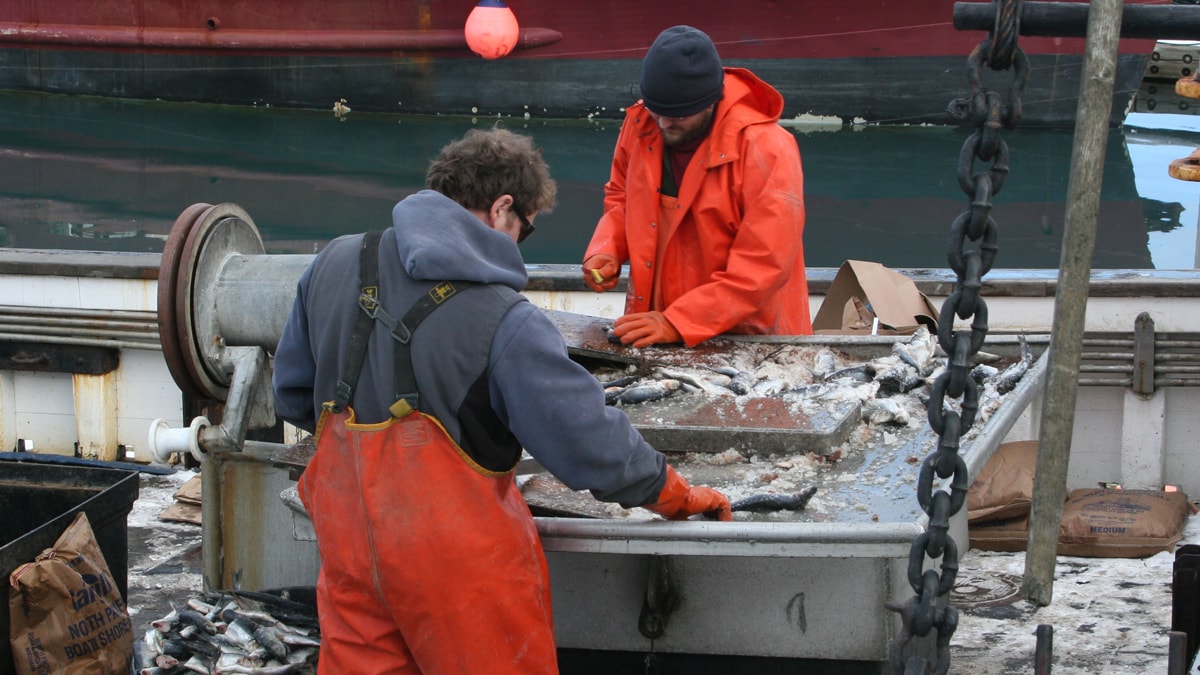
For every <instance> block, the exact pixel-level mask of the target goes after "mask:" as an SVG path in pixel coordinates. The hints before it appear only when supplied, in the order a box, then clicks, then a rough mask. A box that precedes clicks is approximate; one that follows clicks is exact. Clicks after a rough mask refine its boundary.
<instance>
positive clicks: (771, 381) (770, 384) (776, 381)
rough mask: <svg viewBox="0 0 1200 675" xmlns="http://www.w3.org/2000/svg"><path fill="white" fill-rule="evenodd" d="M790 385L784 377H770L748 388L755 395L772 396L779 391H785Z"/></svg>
mask: <svg viewBox="0 0 1200 675" xmlns="http://www.w3.org/2000/svg"><path fill="white" fill-rule="evenodd" d="M791 386H792V385H791V384H789V383H788V381H787V380H785V379H782V378H778V377H771V378H767V379H765V380H762V381H760V382H759V383H758V384H755V385H754V386H753V387H751V388H750V392H751V393H753V394H754V395H756V396H774V395H775V394H778V393H780V392H784V391H787V390H788V389H789V388H791Z"/></svg>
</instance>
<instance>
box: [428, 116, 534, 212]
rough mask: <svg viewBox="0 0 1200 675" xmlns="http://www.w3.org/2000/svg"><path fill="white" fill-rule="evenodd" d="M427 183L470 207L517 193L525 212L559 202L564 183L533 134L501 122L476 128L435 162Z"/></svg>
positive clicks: (483, 206) (483, 207) (480, 206)
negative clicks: (553, 174)
mask: <svg viewBox="0 0 1200 675" xmlns="http://www.w3.org/2000/svg"><path fill="white" fill-rule="evenodd" d="M425 186H426V187H428V188H430V189H431V190H436V191H438V192H440V193H442V194H444V195H446V196H447V197H449V198H450V199H453V200H454V201H456V202H458V203H459V204H462V205H463V206H464V207H466V208H468V209H473V210H478V211H486V210H487V209H488V208H489V207H490V206H491V205H492V202H494V201H496V198H498V197H499V196H500V195H506V194H507V195H512V198H513V203H514V205H515V207H516V208H518V209H520V210H521V212H522V213H523V214H524V215H527V216H528V215H529V214H532V213H535V212H538V211H542V212H549V211H550V210H551V209H553V208H554V203H555V199H556V196H557V193H558V186H557V184H555V182H554V179H553V178H551V177H550V167H549V166H548V165H547V164H546V160H544V159H543V158H542V151H541V149H539V148H537V147H535V146H534V144H533V139H532V138H531V137H529V136H526V135H524V134H517V133H513V132H512V131H509V130H508V129H504V128H502V127H499V126H496V127H493V128H491V129H471V130H470V131H468V132H467V133H466V134H465V135H464V136H463V137H462V138H460V139H458V140H455V141H451V142H450V143H448V144H447V145H446V146H445V147H443V148H442V150H441V152H439V153H438V156H437V157H435V158H434V159H433V160H432V161H431V162H430V163H429V171H428V172H426V174H425Z"/></svg>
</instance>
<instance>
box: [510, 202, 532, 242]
mask: <svg viewBox="0 0 1200 675" xmlns="http://www.w3.org/2000/svg"><path fill="white" fill-rule="evenodd" d="M508 208H510V209H512V212H513V213H515V214H517V219H518V220H520V221H521V232H520V233H519V234H517V243H518V244H520V243H521V242H523V241H525V240H526V239H528V238H529V235H531V234H533V233H534V232H535V231H537V228H536V227H534V226H533V223H531V222H529V219H528V218H526V217H525V214H524V213H523V212H522V211H521V209H518V208H517V207H515V206H509V207H508Z"/></svg>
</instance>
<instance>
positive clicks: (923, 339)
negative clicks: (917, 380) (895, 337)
mask: <svg viewBox="0 0 1200 675" xmlns="http://www.w3.org/2000/svg"><path fill="white" fill-rule="evenodd" d="M937 346H938V343H937V336H935V335H933V334H932V333H930V332H929V329H928V328H927V327H925V326H924V325H921V326H918V327H917V330H916V332H914V333H913V334H912V337H910V338H909V339H908V340H907V341H906V342H896V343H893V344H892V354H895V355H896V356H897V357H899V358H900V360H901V361H903V362H905V363H907V364H908V365H910V366H912V367H913V369H914V370H916V371H917V373H919V374H920V375H921V376H922V377H923V376H925V375H928V374H929V371H930V370H933V358H934V355H935V354H936V353H937Z"/></svg>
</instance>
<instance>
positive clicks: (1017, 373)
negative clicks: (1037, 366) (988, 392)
mask: <svg viewBox="0 0 1200 675" xmlns="http://www.w3.org/2000/svg"><path fill="white" fill-rule="evenodd" d="M1017 340H1019V341H1020V342H1021V360H1020V361H1017V362H1016V363H1014V364H1012V365H1011V366H1009V367H1007V368H1005V369H1004V370H1002V371H1000V374H999V375H997V376H996V379H995V383H996V391H998V392H1000V393H1001V394H1006V393H1008V392H1010V391H1012V390H1013V389H1014V388H1015V387H1016V386H1017V383H1018V382H1020V381H1021V378H1022V377H1025V373H1027V372H1029V367H1030V366H1031V365H1033V350H1031V349H1030V348H1029V343H1028V342H1026V341H1025V336H1024V335H1019V336H1017Z"/></svg>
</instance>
